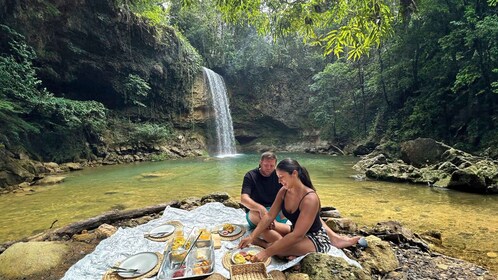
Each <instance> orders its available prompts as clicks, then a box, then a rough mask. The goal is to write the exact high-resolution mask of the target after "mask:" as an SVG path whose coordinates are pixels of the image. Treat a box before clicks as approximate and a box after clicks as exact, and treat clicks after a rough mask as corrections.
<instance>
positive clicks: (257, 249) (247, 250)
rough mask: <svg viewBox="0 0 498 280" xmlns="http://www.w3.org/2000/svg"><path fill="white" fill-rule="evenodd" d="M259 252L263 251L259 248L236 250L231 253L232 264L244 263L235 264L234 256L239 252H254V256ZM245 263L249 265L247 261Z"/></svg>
mask: <svg viewBox="0 0 498 280" xmlns="http://www.w3.org/2000/svg"><path fill="white" fill-rule="evenodd" d="M261 250H263V249H262V248H261V247H247V248H243V249H240V250H236V251H233V253H232V263H233V264H244V263H237V262H235V255H236V254H238V253H240V252H246V253H247V252H249V251H254V255H256V254H257V253H259V252H261ZM245 263H250V262H249V261H246V262H245Z"/></svg>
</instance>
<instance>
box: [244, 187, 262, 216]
mask: <svg viewBox="0 0 498 280" xmlns="http://www.w3.org/2000/svg"><path fill="white" fill-rule="evenodd" d="M240 203H242V205H244V206H245V207H246V208H247V209H249V210H251V211H257V212H259V216H260V218H261V217H263V215H264V214H265V213H266V207H264V206H263V205H261V204H259V203H257V202H256V201H254V200H253V199H252V198H251V197H250V196H249V195H248V194H246V193H243V194H242V195H241V196H240Z"/></svg>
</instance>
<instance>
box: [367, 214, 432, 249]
mask: <svg viewBox="0 0 498 280" xmlns="http://www.w3.org/2000/svg"><path fill="white" fill-rule="evenodd" d="M361 232H362V233H363V234H364V235H374V236H377V237H379V238H381V239H383V240H387V241H391V242H393V243H396V244H399V243H408V244H410V245H414V246H417V247H419V248H421V249H422V250H424V251H428V250H429V246H428V245H427V244H426V243H425V242H424V241H423V240H422V239H420V238H419V237H418V235H416V234H414V233H413V232H412V231H411V230H409V229H407V228H405V227H404V226H403V225H401V224H400V223H399V222H397V221H386V222H378V223H377V224H376V225H375V226H374V227H373V228H372V229H370V230H364V229H363V230H361ZM369 246H370V244H369Z"/></svg>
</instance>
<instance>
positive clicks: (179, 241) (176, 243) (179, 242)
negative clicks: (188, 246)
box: [171, 236, 185, 250]
mask: <svg viewBox="0 0 498 280" xmlns="http://www.w3.org/2000/svg"><path fill="white" fill-rule="evenodd" d="M183 244H185V237H183V236H175V238H174V239H173V245H171V249H172V250H177V249H178V248H180V247H181V246H183Z"/></svg>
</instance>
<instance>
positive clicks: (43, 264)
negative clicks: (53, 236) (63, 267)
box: [0, 242, 69, 279]
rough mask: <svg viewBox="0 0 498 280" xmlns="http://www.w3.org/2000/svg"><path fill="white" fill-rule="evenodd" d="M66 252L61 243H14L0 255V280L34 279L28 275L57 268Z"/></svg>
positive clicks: (67, 248)
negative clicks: (14, 279)
mask: <svg viewBox="0 0 498 280" xmlns="http://www.w3.org/2000/svg"><path fill="white" fill-rule="evenodd" d="M68 250H69V245H68V244H66V243H62V242H20V243H16V244H14V245H12V246H10V247H9V248H7V250H5V252H3V253H2V254H1V255H0V279H13V278H16V279H17V278H22V279H34V278H31V277H30V275H36V274H38V273H41V272H44V271H50V270H51V269H53V268H55V267H57V265H59V264H60V263H61V262H62V261H63V259H64V255H65V254H66V253H67V252H68ZM23 277H24V278H23Z"/></svg>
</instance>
